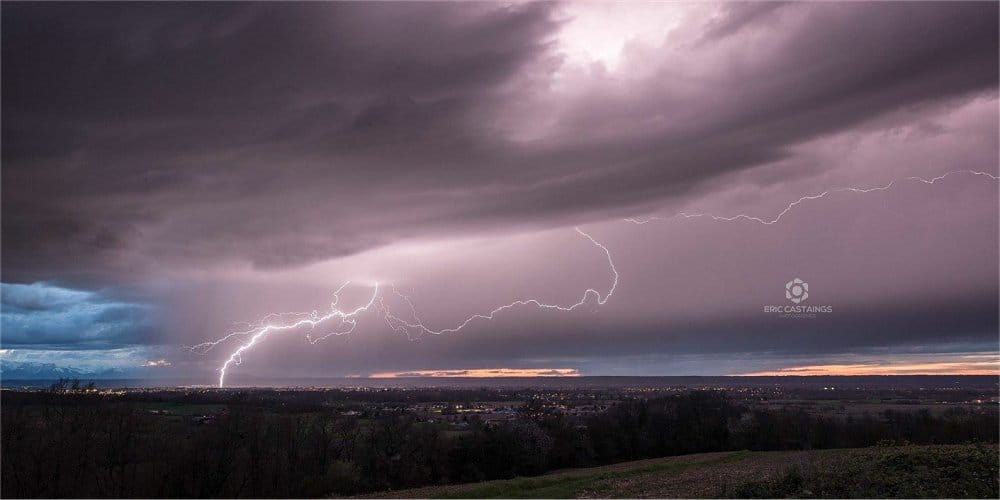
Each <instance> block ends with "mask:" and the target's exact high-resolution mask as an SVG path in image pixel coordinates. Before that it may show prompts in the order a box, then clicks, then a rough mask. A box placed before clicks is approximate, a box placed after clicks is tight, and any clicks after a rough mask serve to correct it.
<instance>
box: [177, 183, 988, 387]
mask: <svg viewBox="0 0 1000 500" xmlns="http://www.w3.org/2000/svg"><path fill="white" fill-rule="evenodd" d="M958 174H968V175H975V176H983V177H988V178H990V179H992V180H994V181H997V180H1000V177H997V176H995V175H992V174H990V173H987V172H979V171H974V170H957V171H952V172H947V173H944V174H942V175H939V176H937V177H933V178H930V179H926V178H923V177H915V176H911V177H905V178H902V179H896V180H893V181H891V182H889V183H888V184H886V185H884V186H876V187H867V188H865V187H841V188H831V189H828V190H826V191H823V192H821V193H819V194H814V195H808V196H803V197H801V198H799V199H797V200H795V201H793V202H791V203H789V204H788V205H787V206H785V208H784V209H783V210H781V211H780V212H778V214H777V215H775V216H774V218H771V219H767V218H763V217H758V216H753V215H747V214H736V215H731V216H720V215H713V214H710V213H688V212H679V213H677V214H675V215H672V216H669V217H659V216H648V217H633V218H628V219H625V221H627V222H631V223H633V224H639V225H642V224H647V223H649V222H653V221H664V220H669V219H674V218H683V219H693V218H699V217H707V218H710V219H712V220H715V221H722V222H734V221H738V220H745V221H750V222H756V223H759V224H763V225H772V224H777V223H778V222H779V221H780V220H781V219H782V217H784V216H785V215H786V214H787V213H789V212H790V211H792V210H793V209H795V208H796V207H797V206H799V205H801V204H803V203H806V202H809V201H813V200H818V199H821V198H826V197H827V196H830V195H832V194H835V193H843V192H851V193H872V192H881V191H888V190H889V189H891V188H892V187H893V186H895V185H897V184H899V183H901V182H903V181H910V182H921V183H924V184H934V183H936V182H938V181H940V180H942V179H944V178H947V177H949V176H952V175H958ZM575 229H576V232H577V233H579V234H580V235H581V236H583V237H584V238H586V239H587V240H589V241H590V242H591V243H592V244H594V245H595V246H596V247H598V248H599V249H601V250H602V251H603V252H604V254H605V256H606V257H607V259H608V266H609V268H610V270H611V277H612V280H611V286H610V287H609V288H608V291H607V292H606V293H604V294H602V293H601V292H600V291H598V290H596V289H594V288H588V289H586V290H584V292H583V294H582V295H581V297H580V300H578V301H577V302H574V303H572V304H569V305H560V304H548V303H545V302H542V301H541V300H539V299H534V298H531V299H518V300H515V301H513V302H510V303H508V304H504V305H501V306H498V307H495V308H493V309H492V310H490V311H489V312H486V313H479V314H473V315H471V316H469V317H467V318H465V319H464V320H462V321H460V322H458V323H457V324H456V325H455V326H452V327H447V328H439V329H434V328H431V327H429V326H427V325H426V324H425V323H424V321H423V320H422V319H421V318H420V316H419V315H418V314H417V309H416V307H415V306H414V304H413V301H412V300H411V299H410V297H409V296H407V295H405V294H403V293H402V292H400V291H399V290H397V289H396V287H395V286H393V285H392V284H386V285H385V286H384V287H383V288H382V290H384V289H386V288H388V290H389V291H390V292H391V293H392V295H393V296H395V297H397V298H398V299H399V300H400V301H402V302H403V303H405V304H406V308H407V309H409V311H408V313H407V314H406V317H407V318H409V319H404V318H403V317H400V316H398V315H396V314H394V313H393V312H392V311H391V310H390V308H389V306H388V305H387V304H386V301H385V297H384V294H383V295H380V293H379V292H380V287H379V284H378V283H375V285H374V286H373V291H372V295H371V298H369V300H368V302H367V303H365V304H364V305H361V306H358V307H356V308H354V309H352V310H349V311H345V310H342V309H340V308H339V307H338V304H339V302H340V293H341V292H342V291H343V290H344V288H346V287H347V286H348V285H349V284H350V282H349V281H348V282H346V283H344V284H343V285H341V286H340V288H338V289H337V290H336V291H335V292H334V293H333V302H332V303H331V304H330V311H329V312H328V313H326V314H322V315H321V314H319V313H318V312H317V311H312V312H309V313H306V312H289V313H271V314H268V315H267V316H264V317H263V318H261V319H260V320H259V321H258V322H257V323H254V324H250V325H249V326H248V327H247V328H245V329H242V330H239V331H234V332H231V333H229V334H227V335H225V336H224V337H222V338H220V339H217V340H213V341H208V342H202V343H200V344H196V345H192V346H185V347H186V348H187V349H188V350H190V351H191V352H194V353H196V354H206V353H208V352H209V351H211V350H212V349H214V348H215V347H217V346H219V345H221V344H224V343H227V342H229V341H230V340H233V339H236V338H245V337H250V338H249V340H247V341H246V342H245V343H243V344H241V345H239V346H238V347H237V348H236V350H234V351H233V352H232V354H230V355H229V357H228V358H227V359H226V360H225V362H224V363H223V364H222V367H221V368H220V369H219V387H223V386H224V384H225V377H226V370H227V369H228V368H229V367H230V366H232V365H234V364H235V365H239V364H240V363H241V361H242V356H243V353H244V352H246V351H247V350H249V349H251V348H253V347H254V346H255V345H257V344H258V343H260V342H261V341H262V340H263V339H264V338H265V337H267V336H268V335H270V334H271V333H277V332H287V331H292V330H296V329H299V328H304V327H308V329H309V333H308V334H306V340H307V341H308V342H309V343H310V344H315V343H317V342H319V341H321V340H324V339H326V338H329V337H331V336H339V335H346V334H349V333H351V332H352V331H354V329H355V327H356V326H357V323H358V322H357V318H358V316H359V315H361V314H362V313H364V312H366V311H369V310H371V309H374V310H375V311H376V312H378V313H379V314H380V315H381V316H382V319H383V320H384V321H385V323H386V325H388V327H389V328H390V329H392V330H393V331H394V332H396V333H401V334H405V335H406V337H407V338H408V339H410V340H415V339H417V338H420V337H421V336H423V335H425V334H430V335H442V334H446V333H455V332H458V331H460V330H462V329H464V328H466V327H467V326H469V325H470V324H472V323H474V322H476V321H478V320H492V319H494V317H495V316H496V315H497V314H499V313H501V312H503V311H506V310H508V309H513V308H516V307H521V306H529V305H530V306H535V307H537V308H539V309H544V310H558V311H566V312H568V311H574V310H576V309H578V308H580V307H582V306H583V305H585V304H587V303H588V301H590V299H591V298H592V297H593V299H594V302H595V303H596V304H597V305H604V304H605V303H606V302H607V301H608V299H610V298H611V296H612V295H613V294H614V292H615V289H616V288H617V287H618V270H617V269H616V268H615V264H614V261H613V260H612V258H611V252H610V251H609V250H608V248H607V247H606V246H604V245H603V244H601V243H600V242H598V241H597V240H595V239H594V238H593V237H592V236H590V235H589V234H587V233H586V232H584V231H583V230H581V229H580V228H575ZM327 324H330V329H329V330H328V331H326V332H325V333H323V334H321V335H318V336H314V335H313V334H314V332H315V330H316V328H317V327H319V326H321V325H323V326H325V325H327Z"/></svg>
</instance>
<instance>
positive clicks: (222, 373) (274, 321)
mask: <svg viewBox="0 0 1000 500" xmlns="http://www.w3.org/2000/svg"><path fill="white" fill-rule="evenodd" d="M576 232H577V233H579V234H580V235H581V236H583V237H584V238H586V239H587V240H589V241H590V242H591V243H593V244H594V245H595V246H597V247H598V248H600V249H601V250H602V251H603V252H604V255H605V256H606V257H607V259H608V266H609V267H610V268H611V273H612V281H611V286H610V288H609V289H608V291H607V292H606V293H603V294H602V293H601V292H599V291H598V290H596V289H594V288H588V289H586V290H585V291H584V292H583V295H582V297H581V298H580V300H579V301H577V302H575V303H573V304H570V305H559V304H547V303H544V302H542V301H541V300H538V299H520V300H515V301H513V302H511V303H509V304H505V305H502V306H499V307H496V308H494V309H493V310H491V311H489V312H488V313H486V314H474V315H472V316H469V317H468V318H466V319H465V320H463V321H461V322H460V323H458V324H457V325H456V326H454V327H450V328H442V329H440V330H434V329H431V328H429V327H427V326H426V325H424V323H423V321H421V319H420V317H419V315H418V314H417V312H416V308H415V307H414V305H413V301H412V300H411V299H410V298H409V297H408V296H406V295H404V294H402V293H400V292H399V291H398V290H396V288H395V287H394V286H392V285H391V284H390V285H388V287H389V289H390V290H391V292H392V293H393V294H394V295H395V296H397V297H399V298H401V299H402V300H403V301H404V302H405V303H406V304H407V306H408V308H409V310H410V315H409V316H410V318H412V319H411V320H404V319H402V318H400V317H398V316H396V315H394V314H393V313H392V312H391V311H390V309H389V307H388V306H386V304H385V301H384V300H383V298H382V297H381V296H380V295H379V284H378V283H376V284H375V286H374V287H373V292H372V296H371V298H370V299H369V300H368V302H367V303H366V304H364V305H361V306H358V307H357V308H355V309H353V310H350V311H343V310H341V309H339V308H338V307H337V304H338V303H339V301H340V292H341V291H343V290H344V288H345V287H347V286H348V285H349V284H350V282H349V281H348V282H346V283H344V284H343V285H341V286H340V288H338V289H337V290H336V291H335V292H334V294H333V297H334V300H333V302H332V303H331V304H330V312H328V313H326V314H324V315H320V314H319V313H318V312H316V311H313V312H311V313H301V312H292V313H271V314H268V315H267V316H264V317H263V318H261V320H259V321H258V322H257V323H256V324H254V325H251V328H249V329H245V330H241V331H236V332H231V333H229V334H227V335H225V336H224V337H222V338H220V339H217V340H213V341H208V342H202V343H200V344H195V345H192V346H184V347H185V348H186V349H188V350H189V351H191V352H194V353H196V354H206V353H208V352H209V351H211V350H212V349H214V348H215V347H217V346H219V345H221V344H224V343H226V342H228V341H230V340H232V339H234V338H240V337H247V336H249V337H250V339H249V340H247V341H246V342H245V343H243V344H241V345H239V347H237V348H236V350H235V351H233V352H232V354H230V355H229V358H227V359H226V361H225V362H224V363H223V364H222V367H221V368H220V369H219V387H220V388H221V387H225V379H226V370H228V369H229V368H230V367H231V366H232V365H239V364H240V363H241V362H242V360H243V353H244V352H246V351H248V350H250V349H252V348H253V347H254V346H255V345H257V344H258V343H260V342H261V341H262V340H263V339H264V338H266V337H267V336H268V335H270V334H272V333H279V332H287V331H291V330H296V329H298V328H303V327H308V328H309V329H310V330H315V328H316V327H317V326H320V325H321V324H324V323H327V322H331V321H337V323H336V325H337V326H339V327H340V328H336V329H332V330H330V331H329V332H327V333H325V334H323V335H320V336H317V337H314V336H313V335H312V332H310V333H309V334H307V335H306V340H307V341H308V342H309V343H310V344H315V343H317V342H319V341H321V340H324V339H326V338H329V337H331V336H334V335H338V336H339V335H347V334H349V333H351V332H352V331H354V328H355V327H356V326H357V316H359V315H360V314H362V313H364V312H366V311H368V310H370V309H372V308H374V309H375V310H376V311H378V312H379V313H381V315H382V317H383V319H384V320H385V323H386V324H387V325H388V326H389V328H391V329H392V330H393V331H395V332H397V333H405V334H406V336H407V338H408V339H410V340H414V339H416V338H419V336H421V335H423V334H431V335H441V334H444V333H454V332H458V331H459V330H462V329H463V328H465V327H466V326H468V325H469V324H470V323H473V322H475V321H477V320H491V319H493V318H494V317H495V316H496V315H497V314H499V313H501V312H503V311H506V310H508V309H512V308H515V307H520V306H527V305H533V306H536V307H538V308H539V309H555V310H559V311H573V310H576V309H578V308H579V307H581V306H583V305H584V304H586V303H587V302H588V300H589V299H590V298H591V297H593V298H594V299H595V301H596V303H597V304H598V305H604V304H605V303H606V302H607V301H608V299H609V298H610V297H611V295H612V294H613V293H614V291H615V289H616V288H617V287H618V270H617V269H616V268H615V264H614V261H613V260H612V258H611V251H609V250H608V248H607V247H606V246H604V245H603V244H601V243H600V242H598V241H597V240H595V239H594V238H593V237H592V236H590V235H589V234H587V233H586V232H584V231H583V230H582V229H580V228H576ZM303 316H304V317H303ZM414 332H416V336H414Z"/></svg>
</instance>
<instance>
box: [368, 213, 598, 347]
mask: <svg viewBox="0 0 1000 500" xmlns="http://www.w3.org/2000/svg"><path fill="white" fill-rule="evenodd" d="M575 229H576V232H577V233H580V235H582V236H583V237H584V238H587V239H588V240H590V242H591V243H593V244H594V245H595V246H597V247H598V248H600V249H601V250H603V251H604V255H605V256H606V257H607V258H608V266H609V267H610V268H611V275H612V280H611V287H610V288H608V291H607V293H605V294H603V295H602V294H601V292H599V291H597V290H595V289H593V288H588V289H586V290H585V291H584V292H583V295H582V296H581V297H580V300H578V301H576V302H575V303H573V304H570V305H565V306H564V305H558V304H546V303H544V302H541V301H540V300H538V299H520V300H515V301H513V302H511V303H509V304H504V305H502V306H499V307H496V308H494V309H493V310H491V311H489V312H487V313H485V314H474V315H472V316H469V317H468V318H466V319H465V320H464V321H462V322H461V323H458V324H457V325H456V326H453V327H449V328H441V329H439V330H435V329H432V328H429V327H427V326H426V325H425V324H424V323H423V321H421V320H420V318H419V317H418V316H417V314H416V310H415V308H414V307H413V302H412V301H411V300H410V298H409V297H407V296H405V295H403V294H400V293H399V292H398V291H396V290H395V288H393V293H394V294H396V295H398V296H399V297H402V299H403V300H404V301H405V302H406V303H407V304H408V305H409V308H410V312H411V317H412V318H413V320H412V321H407V320H404V319H402V318H400V317H398V316H396V315H394V314H392V313H391V312H389V311H388V309H387V308H386V309H385V321H386V324H387V325H389V328H392V329H393V331H395V332H397V333H405V334H406V337H407V338H409V339H413V338H414V337H412V336H411V334H412V332H413V331H416V332H417V333H418V335H417V337H419V336H420V335H423V334H430V335H442V334H445V333H455V332H458V331H459V330H461V329H463V328H465V327H466V326H468V325H469V324H470V323H472V322H474V321H477V320H491V319H493V318H494V317H495V316H496V315H497V314H499V313H501V312H503V311H506V310H508V309H513V308H515V307H520V306H527V305H533V306H535V307H537V308H539V309H554V310H557V311H566V312H568V311H573V310H576V309H577V308H579V307H581V306H583V305H584V304H586V303H587V301H588V299H590V298H591V297H594V299H595V300H596V302H597V304H598V305H604V304H605V303H606V302H607V301H608V299H609V298H611V295H613V294H614V293H615V289H616V288H617V287H618V269H616V268H615V263H614V260H613V259H612V258H611V251H609V250H608V248H607V247H606V246H604V245H602V244H601V243H600V242H598V241H597V240H595V239H594V238H593V237H592V236H590V235H589V234H587V233H585V232H584V231H583V230H582V229H580V228H575Z"/></svg>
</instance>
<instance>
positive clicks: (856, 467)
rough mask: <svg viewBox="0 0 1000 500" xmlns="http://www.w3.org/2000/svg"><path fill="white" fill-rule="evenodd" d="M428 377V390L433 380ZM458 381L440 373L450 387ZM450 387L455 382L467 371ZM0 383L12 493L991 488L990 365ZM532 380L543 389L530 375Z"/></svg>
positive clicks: (697, 493) (872, 492)
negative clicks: (920, 372) (472, 379)
mask: <svg viewBox="0 0 1000 500" xmlns="http://www.w3.org/2000/svg"><path fill="white" fill-rule="evenodd" d="M431 382H433V385H429V384H430V383H431ZM449 382H450V383H449ZM458 382H461V381H458ZM505 382H506V383H504V384H502V385H499V384H498V385H494V386H491V385H489V381H488V380H480V381H478V383H479V384H482V385H481V386H476V385H474V384H470V383H469V382H468V381H466V383H465V384H463V385H464V387H462V386H461V385H457V382H456V381H454V380H452V381H447V380H446V381H430V382H428V381H423V384H421V381H412V382H411V384H413V385H403V386H399V385H397V386H395V387H385V386H383V387H338V388H326V389H308V388H294V387H290V388H285V389H261V388H245V389H228V390H227V389H222V390H220V389H212V388H201V389H198V388H175V389H155V388H148V389H136V388H132V389H120V388H102V387H97V386H96V384H83V383H80V382H79V381H73V380H61V381H57V382H54V383H53V384H52V385H50V386H49V387H47V388H45V387H38V388H35V389H30V388H22V389H20V390H9V389H5V390H4V391H3V415H2V417H3V444H2V446H3V456H4V457H19V460H5V461H4V462H3V478H4V481H3V483H2V491H0V493H2V495H3V497H4V498H20V497H48V498H51V497H133V498H134V497H140V498H145V497H198V498H217V497H229V498H242V497H250V498H268V497H270V498H273V497H299V498H315V497H330V496H336V497H344V496H371V497H393V498H586V497H604V498H636V497H688V498H691V497H698V498H700V497H711V498H715V497H736V498H775V497H789V496H792V497H817V498H829V497H833V498H844V497H951V498H992V497H995V496H996V494H997V493H998V482H997V481H998V475H997V471H998V467H1000V464H998V462H997V460H998V458H997V457H998V449H997V441H998V429H1000V420H998V417H1000V412H998V410H1000V405H998V399H997V396H996V392H997V386H996V383H997V382H996V379H995V378H994V377H819V378H814V377H800V378H787V377H785V378H779V377H748V378H740V377H708V378H689V379H685V380H674V379H672V378H670V377H664V378H659V377H650V378H625V379H623V380H616V379H614V378H610V379H609V378H597V379H595V380H588V379H586V378H585V379H583V380H574V381H572V382H566V381H563V382H551V381H550V382H549V383H548V384H546V385H548V387H546V388H541V389H537V388H532V386H533V385H539V384H538V383H537V382H538V381H537V380H536V381H532V380H530V379H521V380H516V381H505ZM532 382H536V383H534V384H533V383H532Z"/></svg>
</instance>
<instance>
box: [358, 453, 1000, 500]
mask: <svg viewBox="0 0 1000 500" xmlns="http://www.w3.org/2000/svg"><path fill="white" fill-rule="evenodd" d="M997 453H998V450H997V446H996V445H989V446H979V445H953V446H888V447H874V448H861V449H838V450H815V451H789V452H783V451H781V452H749V451H738V452H724V453H703V454H696V455H686V456H680V457H667V458H660V459H651V460H641V461H637V462H626V463H621V464H615V465H609V466H604V467H594V468H587V469H572V470H565V471H557V472H553V473H550V474H546V475H542V476H537V477H531V478H514V479H510V480H500V481H487V482H483V483H475V484H466V485H451V486H436V487H427V488H418V489H411V490H400V491H391V492H381V493H378V494H375V495H371V496H373V497H396V498H705V497H751V498H783V497H817V498H860V497H865V498H900V497H905V498H998V486H997V481H998V468H1000V462H998V455H997Z"/></svg>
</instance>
